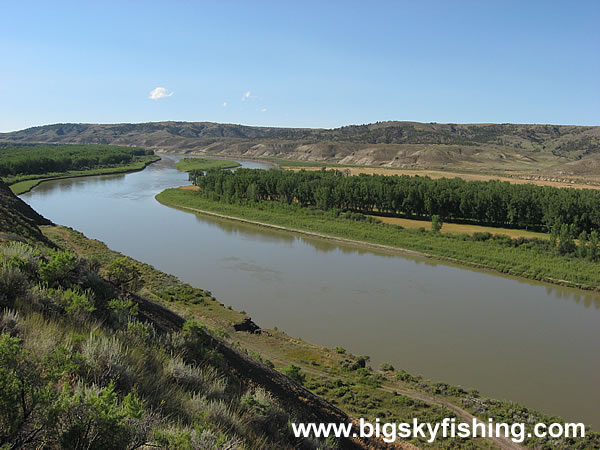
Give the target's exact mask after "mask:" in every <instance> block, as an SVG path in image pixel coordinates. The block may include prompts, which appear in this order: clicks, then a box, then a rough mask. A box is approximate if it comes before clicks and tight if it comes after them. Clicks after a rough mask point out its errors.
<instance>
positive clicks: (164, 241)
mask: <svg viewBox="0 0 600 450" xmlns="http://www.w3.org/2000/svg"><path fill="white" fill-rule="evenodd" d="M176 160H177V157H174V156H168V157H165V158H164V159H163V160H161V161H160V162H158V163H156V164H153V165H151V166H149V167H148V168H147V169H146V170H144V171H142V172H137V173H132V174H128V175H110V176H102V177H90V178H80V179H75V180H58V181H53V182H49V183H44V184H42V185H41V186H40V187H38V188H36V189H34V190H33V191H32V192H31V193H29V194H26V195H24V196H23V198H24V200H25V201H27V202H28V203H30V204H31V205H32V206H33V207H34V209H36V210H38V211H39V212H40V213H42V214H43V215H45V216H46V217H48V218H50V219H51V220H53V221H55V222H57V223H62V224H65V225H68V226H71V227H73V228H75V229H77V230H80V231H82V232H84V233H85V234H86V235H87V236H89V237H92V238H95V239H99V240H101V241H103V242H105V243H106V244H107V245H108V246H109V247H111V248H114V249H116V250H119V251H121V252H123V253H125V254H128V255H130V256H132V257H134V258H137V259H139V260H141V261H144V262H146V263H149V264H152V265H154V266H155V267H157V268H158V269H161V270H164V271H166V272H169V273H173V274H175V275H177V276H178V277H180V278H181V279H183V280H184V281H186V282H188V283H190V284H192V285H195V286H198V287H201V288H204V289H209V290H211V291H212V292H213V293H214V294H215V296H216V297H217V298H218V299H219V300H220V301H221V302H224V303H225V304H228V305H232V306H234V307H235V308H236V309H239V310H246V311H248V312H249V313H250V314H251V315H252V317H253V319H254V320H255V321H256V322H257V323H258V324H259V325H261V326H264V327H274V326H278V327H279V328H280V329H283V330H285V331H286V332H288V333H289V334H290V335H294V336H298V337H302V338H305V339H307V340H309V341H311V342H314V343H315V344H319V345H327V346H331V347H335V346H338V345H341V346H343V347H345V348H347V349H348V350H349V351H351V352H353V353H356V354H367V355H370V356H371V358H372V361H373V364H374V366H378V365H379V363H381V362H382V361H389V362H391V363H392V364H393V365H394V366H395V367H398V368H404V369H407V370H409V371H410V372H412V373H419V374H422V375H424V376H426V377H427V378H431V379H436V380H444V381H447V382H450V383H454V384H462V385H464V386H466V387H476V388H478V389H479V390H480V391H481V392H483V393H485V394H488V395H492V396H496V397H500V398H507V399H512V400H517V401H520V402H523V403H525V404H527V405H528V406H531V407H534V408H539V409H542V410H544V411H546V412H548V413H554V414H559V415H563V416H566V417H567V418H569V419H571V420H585V421H587V422H589V423H592V424H593V425H595V426H597V428H600V411H598V408H597V406H596V405H598V404H600V389H598V387H597V374H598V373H600V346H599V345H598V344H599V343H600V326H599V325H600V323H599V322H600V315H599V314H598V313H597V311H598V310H599V309H600V308H599V306H600V297H599V296H598V294H597V293H592V292H583V291H579V290H576V289H569V288H564V287H561V286H554V285H548V284H543V283H538V282H535V281H530V280H525V279H514V278H510V277H507V276H504V275H502V274H499V273H492V272H488V271H484V270H466V269H465V268H463V267H458V266H456V265H452V264H449V263H445V262H439V261H435V260H431V259H427V258H412V257H407V256H400V255H395V254H392V253H390V252H385V251H380V250H372V249H366V248H359V247H355V246H351V245H345V244H340V243H337V242H332V241H327V240H324V239H317V238H313V237H309V236H305V235H295V234H292V233H287V232H283V231H277V230H273V229H268V228H265V227H257V226H252V225H248V224H243V223H240V222H233V221H227V220H223V219H218V218H215V217H209V216H200V215H195V214H192V213H190V212H189V211H182V210H178V209H173V208H168V207H165V206H163V205H160V204H159V203H158V202H156V201H155V199H154V196H155V195H156V194H157V193H158V192H160V191H161V190H163V189H165V188H168V187H176V186H181V185H183V184H187V175H186V174H185V173H182V172H179V171H177V170H175V168H174V164H175V161H176ZM252 164H258V163H256V162H253V163H252Z"/></svg>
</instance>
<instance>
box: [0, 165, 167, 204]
mask: <svg viewBox="0 0 600 450" xmlns="http://www.w3.org/2000/svg"><path fill="white" fill-rule="evenodd" d="M158 160H160V156H149V157H147V158H145V159H143V160H141V161H136V162H134V163H131V164H127V165H124V166H115V167H103V168H96V169H89V170H73V171H69V172H57V173H45V174H40V175H24V176H21V177H14V178H7V179H5V181H6V183H7V184H10V189H11V190H12V191H13V192H14V193H15V194H17V195H20V194H24V193H25V192H29V191H30V190H31V189H33V188H34V187H36V186H37V185H38V184H40V183H43V182H44V181H49V180H57V179H59V178H76V177H89V176H93V175H110V174H117V173H128V172H136V171H138V170H142V169H144V168H145V167H146V166H147V165H148V164H152V163H153V162H156V161H158Z"/></svg>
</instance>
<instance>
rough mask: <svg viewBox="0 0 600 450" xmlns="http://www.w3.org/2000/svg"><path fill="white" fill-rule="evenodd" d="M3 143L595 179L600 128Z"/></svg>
mask: <svg viewBox="0 0 600 450" xmlns="http://www.w3.org/2000/svg"><path fill="white" fill-rule="evenodd" d="M0 141H12V142H54V143H77V144H92V143H94V144H114V145H135V146H141V147H145V148H151V149H154V150H158V151H165V152H179V153H181V152H186V153H196V154H206V155H215V156H246V157H276V158H283V159H290V160H299V161H328V162H338V163H342V164H358V165H375V166H386V167H399V168H427V169H451V170H458V169H460V170H475V171H503V172H504V171H508V172H519V173H534V172H538V173H548V174H565V175H588V174H589V175H593V174H595V175H597V174H598V171H599V170H600V127H591V126H586V127H584V126H570V125H523V124H438V123H418V122H378V123H374V124H369V125H351V126H345V127H341V128H335V129H309V128H274V127H250V126H244V125H234V124H219V123H212V122H151V123H140V124H54V125H46V126H40V127H33V128H28V129H26V130H22V131H17V132H12V133H3V134H0Z"/></svg>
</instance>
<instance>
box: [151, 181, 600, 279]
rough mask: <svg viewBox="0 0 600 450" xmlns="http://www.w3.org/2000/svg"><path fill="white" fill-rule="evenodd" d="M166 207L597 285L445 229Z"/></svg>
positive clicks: (577, 267)
mask: <svg viewBox="0 0 600 450" xmlns="http://www.w3.org/2000/svg"><path fill="white" fill-rule="evenodd" d="M156 199H157V200H158V201H159V202H161V203H162V204H165V205H167V206H174V207H179V208H184V209H187V210H190V211H193V212H197V213H200V214H203V213H211V214H217V215H221V217H226V218H229V219H233V220H239V221H245V222H248V223H254V224H255V225H260V226H268V227H271V228H277V229H281V230H287V231H292V232H296V233H304V234H308V235H312V236H315V237H319V238H323V239H328V240H334V241H338V242H345V243H349V244H352V245H357V246H362V247H365V248H378V249H381V250H385V251H390V252H394V253H398V254H407V255H413V256H422V257H429V258H431V257H433V258H436V259H440V260H446V261H450V262H453V263H458V264H463V265H468V266H471V267H478V268H484V269H489V270H494V271H497V272H501V273H503V274H508V275H511V276H519V277H524V278H529V279H534V280H537V281H545V282H549V283H553V284H559V285H565V286H571V287H577V288H580V289H586V290H599V289H600V270H599V267H598V266H599V264H597V263H591V262H589V261H586V260H582V259H578V258H568V257H563V256H560V255H557V254H554V253H551V252H541V251H538V250H535V249H529V248H526V247H513V246H504V245H502V244H500V243H496V242H492V241H491V240H488V241H477V240H471V239H461V238H460V237H456V236H453V235H448V234H443V233H431V232H428V231H419V230H409V229H402V228H401V227H398V226H394V225H390V224H384V223H365V222H364V221H357V220H352V219H347V218H341V217H337V216H335V214H333V213H331V212H324V211H319V210H310V209H308V208H295V207H293V206H291V207H283V206H281V205H280V204H277V205H275V204H271V203H269V202H261V203H255V204H253V205H252V206H249V205H247V204H245V205H238V204H236V205H232V204H227V203H223V202H217V201H212V200H208V199H206V198H204V197H202V196H201V195H199V194H198V193H197V192H194V191H190V190H183V189H167V190H165V191H163V192H161V193H160V194H158V195H157V196H156Z"/></svg>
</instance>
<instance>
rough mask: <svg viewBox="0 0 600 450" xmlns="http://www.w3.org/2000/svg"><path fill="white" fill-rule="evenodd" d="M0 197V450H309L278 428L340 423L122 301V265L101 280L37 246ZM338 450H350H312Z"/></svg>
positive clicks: (131, 267) (78, 261) (130, 293)
mask: <svg viewBox="0 0 600 450" xmlns="http://www.w3.org/2000/svg"><path fill="white" fill-rule="evenodd" d="M0 188H1V191H0V192H2V195H3V199H2V200H3V202H2V203H0V217H6V216H11V217H14V220H12V219H11V221H4V220H3V221H2V222H1V223H0V232H3V236H5V238H4V239H3V240H2V242H0V387H1V389H0V448H6V449H12V448H73V449H84V448H86V449H109V448H113V449H134V448H139V447H146V446H152V447H160V448H170V449H217V448H230V449H234V448H248V449H254V448H256V449H263V448H290V449H292V448H320V447H323V445H324V444H323V443H319V442H318V441H312V440H310V439H297V438H295V437H294V436H293V434H292V432H291V428H290V426H289V422H290V421H291V420H300V419H302V420H316V421H334V422H339V421H341V422H344V421H347V420H348V418H347V416H346V415H345V414H344V413H342V412H341V411H339V410H337V409H336V408H334V407H332V406H331V405H329V404H327V403H326V402H324V401H323V400H321V399H319V398H318V397H316V396H314V395H312V394H311V393H310V392H308V391H307V390H306V389H303V388H302V387H301V386H300V385H298V384H296V383H294V382H293V381H292V380H290V379H289V378H287V377H286V376H284V375H282V374H280V373H278V372H276V371H274V370H272V369H270V368H269V367H267V366H265V365H264V364H262V363H260V362H258V361H256V360H253V359H251V358H248V357H247V356H245V355H243V354H242V353H241V352H239V351H237V350H236V349H234V348H232V347H231V346H229V345H228V344H226V343H224V342H223V341H221V340H220V339H218V338H216V337H214V336H212V335H211V334H210V333H208V331H207V330H206V328H205V326H204V325H203V324H202V323H199V322H197V321H193V320H192V321H190V320H188V321H186V320H184V319H183V318H181V317H180V316H178V315H176V314H174V313H172V312H171V311H169V310H168V309H166V308H164V307H161V306H160V305H158V304H156V303H153V302H151V301H149V300H147V299H145V298H143V297H141V296H140V295H138V294H136V291H138V290H139V289H140V288H141V287H142V284H143V280H142V278H141V273H142V272H141V268H140V266H139V265H138V264H136V263H135V262H132V261H131V260H129V259H126V258H123V257H120V258H112V259H111V262H110V264H109V265H108V266H105V267H104V268H103V269H101V266H100V265H99V263H98V261H95V260H90V259H87V258H84V257H81V256H78V255H77V254H75V253H73V252H72V251H70V250H64V249H61V248H58V247H57V246H56V245H55V244H50V241H48V240H47V239H46V238H43V237H40V236H41V233H40V230H39V228H38V226H37V224H38V223H40V224H43V223H49V222H47V221H45V220H44V219H43V218H41V217H40V216H37V215H36V214H35V213H32V211H31V210H28V209H27V208H25V207H24V206H23V203H22V202H21V201H20V199H18V198H16V197H14V195H12V193H10V191H9V190H8V188H7V187H6V185H4V184H3V183H2V182H0ZM11 196H12V200H10V198H11ZM7 199H9V200H10V202H5V201H4V200H7ZM15 224H16V225H15ZM23 224H24V225H23ZM24 227H25V228H24ZM24 230H25V232H24V233H23V231H24ZM21 234H26V235H27V236H26V237H27V239H28V242H27V243H25V242H22V241H21V240H22V239H23V238H20V237H19V236H20V235H21ZM190 290H192V291H193V295H191V296H190V293H189V291H190ZM186 292H187V295H188V296H190V298H191V297H193V298H194V301H195V302H196V303H197V302H202V301H203V298H204V297H210V294H207V293H206V292H203V291H201V290H193V289H192V288H191V287H188V288H187V291H186V290H185V289H184V290H182V291H181V292H180V293H179V294H180V295H178V294H177V293H175V295H178V296H179V297H180V299H183V298H184V296H185V295H186ZM299 398H303V399H304V400H303V401H299V400H298V399H299ZM338 444H339V445H341V446H342V447H343V448H354V447H356V446H358V447H360V446H361V445H360V444H359V443H358V442H356V443H354V442H353V441H350V440H348V441H340V442H339V443H336V442H335V441H330V442H329V443H328V444H325V445H327V446H332V447H337V445H338ZM374 445H376V443H374Z"/></svg>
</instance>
